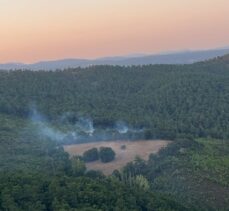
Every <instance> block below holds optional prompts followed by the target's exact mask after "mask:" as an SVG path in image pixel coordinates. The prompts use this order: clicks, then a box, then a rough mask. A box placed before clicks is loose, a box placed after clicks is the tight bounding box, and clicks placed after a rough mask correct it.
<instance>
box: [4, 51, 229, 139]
mask: <svg viewBox="0 0 229 211" xmlns="http://www.w3.org/2000/svg"><path fill="white" fill-rule="evenodd" d="M228 58H229V56H228V55H227V56H224V57H219V58H217V59H213V60H210V61H207V62H200V63H195V64H192V65H146V66H133V67H120V66H94V67H88V68H83V69H82V68H76V69H68V70H65V71H56V72H43V71H38V72H33V71H14V72H1V73H0V81H1V83H0V113H2V114H10V115H16V116H20V117H23V118H27V117H28V116H29V114H30V112H31V105H36V107H37V109H38V110H39V111H40V112H41V113H43V114H45V115H46V116H47V117H48V119H49V120H50V121H53V122H55V121H56V120H57V119H58V118H59V117H60V116H61V115H63V114H65V113H71V117H72V118H73V119H74V118H77V117H79V116H86V117H90V118H91V119H92V120H93V122H94V125H95V126H99V127H105V126H106V125H113V124H114V123H115V122H116V121H124V122H126V123H127V124H129V125H132V126H133V127H139V128H144V129H145V136H146V138H167V139H174V138H176V137H183V136H193V137H208V136H210V137H214V138H229V95H228V93H229V62H228V60H229V59H228Z"/></svg>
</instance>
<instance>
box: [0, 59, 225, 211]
mask: <svg viewBox="0 0 229 211" xmlns="http://www.w3.org/2000/svg"><path fill="white" fill-rule="evenodd" d="M34 105H35V106H36V108H37V110H38V111H39V112H40V113H41V114H42V115H43V117H44V119H45V125H46V124H48V125H51V127H52V130H51V129H50V128H48V127H47V128H48V129H47V128H45V132H46V133H49V134H51V135H53V134H55V135H56V136H55V137H57V135H58V137H62V136H61V134H62V133H65V132H66V131H67V130H69V128H71V129H72V127H71V126H74V125H76V123H77V122H79V121H81V118H86V119H87V120H89V119H90V120H91V122H93V127H94V128H93V130H91V128H89V129H88V128H87V131H89V132H88V133H89V135H88V137H93V133H94V129H95V130H107V128H114V127H116V126H117V122H121V123H125V125H127V126H128V127H129V128H131V130H129V133H127V135H128V136H127V137H128V138H132V136H131V133H134V132H135V130H139V131H141V132H142V133H143V134H141V135H143V136H141V138H142V137H143V138H145V139H157V138H162V139H171V140H174V141H173V143H172V144H170V145H169V147H167V148H166V149H163V150H161V151H160V152H159V154H158V155H151V156H150V158H149V160H148V161H143V160H141V159H140V158H136V160H135V161H133V162H132V163H129V164H128V165H127V166H126V167H125V168H124V169H123V170H122V171H115V172H114V174H113V175H112V176H109V177H105V176H104V175H102V173H101V172H96V171H87V170H86V169H85V164H84V162H83V161H82V160H80V159H79V158H78V157H73V158H70V157H69V155H68V154H67V153H66V152H64V150H63V147H62V145H61V144H62V143H63V141H65V139H63V140H62V141H61V142H60V141H55V140H53V139H50V136H42V135H40V134H39V133H35V132H34V131H35V129H34V127H42V128H41V129H42V131H43V130H44V129H43V125H41V123H40V122H42V121H43V119H42V120H41V119H40V120H39V121H38V123H36V124H35V125H34V123H33V122H32V121H31V119H32V118H31V115H32V114H31V108H33V106H34ZM63 117H66V118H65V119H64V120H63ZM66 119H67V120H66ZM89 126H91V125H90V124H89ZM77 127H78V126H77ZM97 128H98V129H97ZM122 132H123V131H121V133H122ZM114 137H115V136H114ZM65 138H66V137H65ZM134 138H136V137H135V136H134ZM228 139H229V56H225V57H221V58H217V59H213V60H210V61H207V62H200V63H196V64H192V65H147V66H133V67H119V66H93V67H88V68H84V69H82V68H75V69H67V70H64V71H60V70H58V71H50V72H45V71H37V72H33V71H29V70H26V71H25V70H23V71H22V70H18V71H0V210H4V211H5V210H10V211H11V210H12V211H15V210H16V211H17V210H66V211H67V210H85V211H86V210H87V211H89V210H121V211H122V210H123V211H125V210H165V211H167V210H228V209H229V171H228V169H229V142H228ZM56 140H59V139H58V138H56ZM66 141H67V140H66Z"/></svg>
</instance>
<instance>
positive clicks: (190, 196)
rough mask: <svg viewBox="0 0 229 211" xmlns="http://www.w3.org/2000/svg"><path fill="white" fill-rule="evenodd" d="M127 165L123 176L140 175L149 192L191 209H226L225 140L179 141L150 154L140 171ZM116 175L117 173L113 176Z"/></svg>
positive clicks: (228, 161)
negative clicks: (148, 186)
mask: <svg viewBox="0 0 229 211" xmlns="http://www.w3.org/2000/svg"><path fill="white" fill-rule="evenodd" d="M140 166H141V165H140V164H139V162H136V161H135V162H132V163H129V164H128V165H127V166H126V167H125V168H124V172H125V174H126V175H128V173H129V174H131V175H135V176H136V175H143V176H144V177H146V178H147V179H148V181H149V182H151V190H153V191H156V192H160V193H163V194H170V195H172V196H174V197H175V198H176V199H177V200H178V201H179V202H180V203H183V204H185V205H186V206H188V207H189V208H190V209H194V208H193V207H196V209H199V210H227V208H228V207H229V183H228V181H229V171H228V169H229V143H228V141H224V140H213V139H198V140H196V141H194V140H178V141H176V142H174V143H172V144H170V145H169V146H168V147H167V148H164V149H162V150H161V151H160V152H159V153H158V154H157V155H155V154H152V155H151V156H150V159H149V161H148V162H147V163H145V165H144V167H143V168H142V170H140V171H139V168H140ZM116 175H117V173H116Z"/></svg>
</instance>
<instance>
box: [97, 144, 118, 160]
mask: <svg viewBox="0 0 229 211" xmlns="http://www.w3.org/2000/svg"><path fill="white" fill-rule="evenodd" d="M99 157H100V160H101V161H102V162H103V163H108V162H111V161H113V160H114V159H115V152H114V150H113V149H112V148H110V147H100V149H99Z"/></svg>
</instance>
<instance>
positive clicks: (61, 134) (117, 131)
mask: <svg viewBox="0 0 229 211" xmlns="http://www.w3.org/2000/svg"><path fill="white" fill-rule="evenodd" d="M30 110H31V112H30V115H29V120H28V123H29V126H30V127H31V128H32V132H33V133H34V135H36V136H39V137H40V138H44V139H50V140H52V141H56V142H58V143H61V144H73V143H82V142H92V141H105V140H106V141H109V140H134V139H139V138H143V137H144V131H145V130H144V128H134V127H132V126H130V125H128V124H127V123H126V122H124V121H122V120H119V121H116V122H114V124H113V125H108V126H95V125H94V123H93V119H91V118H90V117H83V116H76V115H74V114H73V113H71V112H67V113H64V114H63V115H61V116H60V117H58V118H57V120H56V121H55V123H53V122H52V121H50V120H48V118H47V117H46V116H45V115H44V114H42V113H40V112H39V111H38V109H37V108H36V106H31V108H30Z"/></svg>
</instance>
